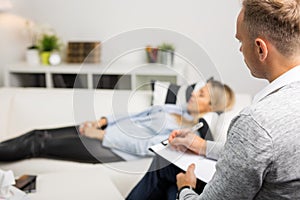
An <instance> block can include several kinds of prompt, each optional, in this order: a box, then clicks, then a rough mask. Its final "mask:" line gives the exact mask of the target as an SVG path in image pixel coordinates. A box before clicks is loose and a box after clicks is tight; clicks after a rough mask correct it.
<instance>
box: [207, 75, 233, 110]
mask: <svg viewBox="0 0 300 200" xmlns="http://www.w3.org/2000/svg"><path fill="white" fill-rule="evenodd" d="M207 84H208V86H209V94H210V104H211V110H212V111H213V112H223V111H226V110H230V109H232V107H233V106H234V103H235V95H234V92H233V90H232V89H231V88H230V87H229V86H228V85H226V84H222V83H221V82H219V81H216V80H209V81H208V82H207Z"/></svg>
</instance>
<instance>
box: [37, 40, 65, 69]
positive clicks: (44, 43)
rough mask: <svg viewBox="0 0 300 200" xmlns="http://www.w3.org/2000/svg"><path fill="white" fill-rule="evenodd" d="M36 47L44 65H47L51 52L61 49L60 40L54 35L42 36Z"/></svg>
mask: <svg viewBox="0 0 300 200" xmlns="http://www.w3.org/2000/svg"><path fill="white" fill-rule="evenodd" d="M38 47H39V50H40V52H41V61H42V64H44V65H49V58H50V55H51V53H52V52H53V51H58V50H59V49H60V47H61V44H60V40H59V38H58V37H57V36H56V35H55V34H43V35H42V36H41V37H40V39H39V41H38Z"/></svg>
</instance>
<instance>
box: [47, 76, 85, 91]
mask: <svg viewBox="0 0 300 200" xmlns="http://www.w3.org/2000/svg"><path fill="white" fill-rule="evenodd" d="M52 82H53V87H54V88H88V86H87V75H86V74H55V73H54V74H52Z"/></svg>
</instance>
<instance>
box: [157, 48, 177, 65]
mask: <svg viewBox="0 0 300 200" xmlns="http://www.w3.org/2000/svg"><path fill="white" fill-rule="evenodd" d="M159 62H160V63H161V64H164V65H168V66H172V65H173V63H174V52H172V51H163V50H160V51H159Z"/></svg>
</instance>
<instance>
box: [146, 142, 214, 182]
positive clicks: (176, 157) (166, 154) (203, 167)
mask: <svg viewBox="0 0 300 200" xmlns="http://www.w3.org/2000/svg"><path fill="white" fill-rule="evenodd" d="M150 150H151V151H153V152H154V153H156V154H158V155H159V156H161V157H163V158H165V159H166V160H168V161H169V162H171V163H173V164H175V165H176V166H177V167H179V168H181V169H182V170H184V171H186V170H187V168H188V166H189V165H190V164H192V163H195V164H196V168H195V174H196V177H197V178H198V179H200V180H202V181H204V182H206V183H207V182H208V181H210V180H211V179H212V177H213V175H214V173H215V171H216V161H214V160H210V159H207V158H205V157H203V156H199V155H196V154H192V153H184V152H180V151H176V150H174V149H172V148H171V147H170V146H169V145H164V144H162V143H159V144H156V145H154V146H151V147H150Z"/></svg>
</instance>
